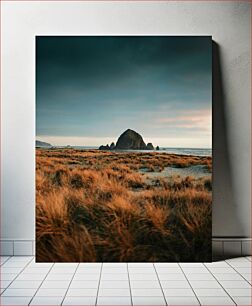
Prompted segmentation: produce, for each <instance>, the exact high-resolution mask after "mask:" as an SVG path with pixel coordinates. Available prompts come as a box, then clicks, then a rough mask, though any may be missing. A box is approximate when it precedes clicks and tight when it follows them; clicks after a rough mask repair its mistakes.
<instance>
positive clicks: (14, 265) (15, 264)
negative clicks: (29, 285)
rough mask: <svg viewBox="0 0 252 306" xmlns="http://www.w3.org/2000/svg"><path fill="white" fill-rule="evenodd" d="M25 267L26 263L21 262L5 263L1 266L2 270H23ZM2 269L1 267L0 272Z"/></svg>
mask: <svg viewBox="0 0 252 306" xmlns="http://www.w3.org/2000/svg"><path fill="white" fill-rule="evenodd" d="M26 265H27V263H26V262H23V261H7V262H6V263H4V264H3V265H2V267H4V268H25V266H26ZM2 267H1V270H2Z"/></svg>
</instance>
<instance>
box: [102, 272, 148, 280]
mask: <svg viewBox="0 0 252 306" xmlns="http://www.w3.org/2000/svg"><path fill="white" fill-rule="evenodd" d="M136 275H138V274H136ZM140 275H141V274H140ZM141 276H142V275H141ZM101 280H118V281H120V280H128V274H126V273H120V274H119V273H118V274H109V273H108V274H103V275H102V276H101Z"/></svg>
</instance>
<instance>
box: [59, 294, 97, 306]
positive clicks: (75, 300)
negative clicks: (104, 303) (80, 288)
mask: <svg viewBox="0 0 252 306" xmlns="http://www.w3.org/2000/svg"><path fill="white" fill-rule="evenodd" d="M95 302H96V297H95V296H88V297H87V296H78V297H76V296H75V297H73V296H66V297H65V299H64V301H63V304H62V305H73V306H76V305H78V306H94V305H95Z"/></svg>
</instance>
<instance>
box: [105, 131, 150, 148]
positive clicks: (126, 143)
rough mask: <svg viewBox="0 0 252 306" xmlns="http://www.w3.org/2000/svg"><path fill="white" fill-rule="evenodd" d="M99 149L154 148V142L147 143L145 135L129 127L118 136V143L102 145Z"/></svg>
mask: <svg viewBox="0 0 252 306" xmlns="http://www.w3.org/2000/svg"><path fill="white" fill-rule="evenodd" d="M99 150H154V146H153V144H152V143H150V142H149V143H148V144H147V145H146V144H145V142H144V140H143V137H142V136H141V135H140V134H138V133H137V132H135V131H133V130H131V129H127V130H126V131H125V132H123V133H122V134H121V135H120V137H119V138H118V140H117V142H116V144H114V142H112V143H111V145H110V146H109V145H106V146H103V145H102V146H100V147H99Z"/></svg>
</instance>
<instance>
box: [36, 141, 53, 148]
mask: <svg viewBox="0 0 252 306" xmlns="http://www.w3.org/2000/svg"><path fill="white" fill-rule="evenodd" d="M42 147H52V145H51V144H50V143H47V142H44V141H40V140H36V148H42Z"/></svg>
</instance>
